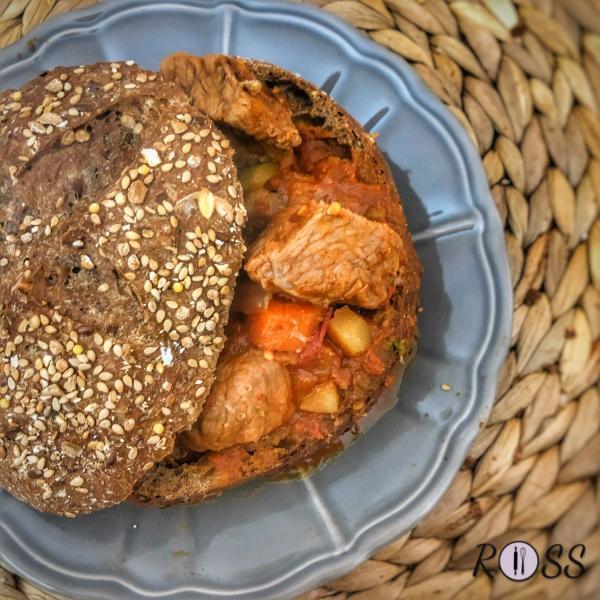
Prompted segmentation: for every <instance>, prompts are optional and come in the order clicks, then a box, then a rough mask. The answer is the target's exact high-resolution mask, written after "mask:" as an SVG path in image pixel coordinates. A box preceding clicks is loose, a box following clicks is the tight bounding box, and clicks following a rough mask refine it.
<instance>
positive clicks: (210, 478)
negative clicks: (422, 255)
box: [133, 54, 421, 506]
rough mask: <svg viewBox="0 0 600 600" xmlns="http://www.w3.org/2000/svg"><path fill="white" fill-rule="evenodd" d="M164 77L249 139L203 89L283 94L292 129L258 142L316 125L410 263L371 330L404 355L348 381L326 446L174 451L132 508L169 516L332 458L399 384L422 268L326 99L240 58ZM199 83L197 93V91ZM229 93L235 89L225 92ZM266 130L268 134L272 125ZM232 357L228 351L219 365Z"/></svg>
mask: <svg viewBox="0 0 600 600" xmlns="http://www.w3.org/2000/svg"><path fill="white" fill-rule="evenodd" d="M161 72H162V73H163V75H164V76H165V77H166V78H168V79H172V80H174V81H176V82H177V83H179V84H180V85H181V86H182V87H183V89H184V90H185V91H186V92H187V93H188V94H190V96H191V98H192V100H193V101H194V102H195V103H196V105H197V106H198V107H200V108H201V109H202V110H205V111H208V113H207V114H209V116H211V117H215V119H216V121H217V123H219V119H221V118H222V119H223V122H224V123H226V124H227V125H229V126H233V127H235V128H236V129H240V128H241V129H243V130H244V133H245V134H248V135H250V134H251V129H250V128H249V127H247V126H246V122H245V121H244V118H243V117H244V111H242V112H241V114H240V113H238V114H237V116H236V118H235V121H232V120H231V118H230V117H229V116H228V115H230V114H231V111H227V110H223V107H221V108H220V109H219V111H218V112H216V113H214V112H212V111H211V110H210V109H211V105H212V104H214V103H212V104H211V102H207V100H206V94H215V95H216V94H218V93H220V92H219V90H218V89H211V83H210V82H211V81H213V82H216V84H215V87H216V88H218V87H221V88H222V87H223V86H226V87H227V88H228V89H227V90H226V91H225V93H224V94H223V93H222V92H221V94H222V96H225V97H227V98H230V99H231V98H233V99H235V102H241V103H242V104H243V105H245V106H248V105H249V104H251V103H253V102H257V101H260V99H261V97H263V98H266V100H265V101H266V102H267V103H268V104H269V105H272V104H273V102H275V101H276V100H277V95H276V93H277V92H283V94H284V96H283V99H284V102H285V103H286V104H287V105H288V106H290V107H291V115H290V116H291V119H289V118H284V119H283V120H282V123H283V125H284V127H283V128H282V129H281V130H280V131H279V132H277V131H275V132H274V133H272V134H271V136H270V138H269V139H264V138H263V139H262V142H263V143H265V144H267V145H268V144H270V143H272V144H273V145H275V146H276V147H277V148H282V147H285V145H286V143H287V144H288V146H289V147H294V146H296V145H297V143H296V141H295V138H296V136H295V135H294V132H293V131H291V130H290V127H289V123H290V122H292V123H297V122H299V121H308V122H311V123H319V124H320V125H321V126H322V127H323V129H324V130H326V131H327V133H328V135H330V136H331V137H334V138H336V139H337V140H338V142H339V143H340V144H341V145H342V146H345V147H346V148H347V149H348V150H349V153H350V154H351V156H352V157H353V159H354V160H355V161H356V164H357V166H358V174H359V178H360V180H361V181H363V182H366V183H384V184H386V185H388V186H390V189H391V194H390V195H389V198H388V203H387V205H386V216H385V220H386V222H387V223H388V225H390V226H391V227H392V228H393V229H394V230H395V231H396V232H398V233H399V234H400V237H401V238H402V241H403V245H404V249H405V252H406V256H407V257H406V260H405V261H404V262H403V264H402V265H401V271H400V280H401V283H400V285H399V286H398V288H397V290H396V292H395V294H394V296H393V298H392V299H391V301H390V302H389V303H388V304H386V305H385V306H384V307H382V308H380V309H378V310H377V311H375V313H374V315H373V319H374V322H375V323H376V324H377V325H378V326H379V327H381V329H382V330H384V329H385V330H388V331H392V332H393V333H394V334H395V336H396V337H397V338H398V339H402V340H404V343H403V344H402V348H399V349H398V352H386V353H385V354H384V358H383V363H384V366H385V371H384V373H383V374H382V375H381V376H367V375H366V374H365V373H360V372H354V373H352V381H351V383H350V388H349V390H348V392H347V393H346V396H345V399H344V410H343V411H342V412H341V413H339V414H337V415H335V416H334V417H330V416H329V415H323V416H322V419H321V423H322V425H323V428H324V429H326V430H327V432H328V435H327V437H326V438H325V439H314V438H313V439H310V438H307V437H306V436H304V435H302V433H301V432H299V431H298V430H297V429H295V428H293V427H289V426H283V427H280V428H278V429H276V430H275V431H273V432H272V433H271V434H269V435H268V436H266V437H265V438H263V439H261V440H260V441H258V442H256V443H253V444H246V445H240V446H236V447H234V448H232V449H230V450H225V451H223V452H221V453H207V454H201V455H196V454H194V453H189V452H186V450H185V448H184V447H183V446H182V445H180V444H178V445H177V446H176V448H177V452H176V454H175V456H173V457H170V458H167V459H165V460H164V461H163V462H162V463H161V464H160V465H159V466H158V467H157V468H155V469H154V470H152V471H151V472H150V473H148V474H147V475H146V476H145V477H144V478H143V479H142V480H141V481H140V482H139V483H138V485H137V486H136V489H135V492H134V497H133V499H134V500H136V501H138V502H143V503H150V504H153V505H155V506H169V505H171V504H177V503H189V502H198V501H200V500H202V499H204V498H207V497H211V496H214V495H217V494H219V493H220V492H222V491H223V490H225V489H227V488H229V487H232V486H234V485H237V484H239V483H240V482H243V481H246V480H250V479H253V478H256V477H260V476H264V475H270V474H274V473H277V472H280V471H283V470H286V469H289V468H293V467H295V466H299V465H302V464H303V461H305V460H306V459H308V458H310V457H313V456H315V455H316V454H317V453H319V452H320V451H323V450H325V449H327V448H330V447H331V445H332V443H334V442H336V441H337V440H339V439H340V437H341V436H342V435H343V434H344V433H345V432H347V431H348V430H349V429H351V428H352V427H353V425H354V424H355V423H356V420H357V419H358V418H360V417H361V416H363V415H364V414H366V413H367V412H368V411H369V409H370V408H371V407H372V406H373V405H374V404H375V402H376V400H377V398H378V396H379V393H380V391H381V388H382V385H383V384H384V383H390V382H391V381H393V380H394V378H395V377H398V376H399V373H398V371H399V370H400V369H399V367H401V366H402V364H401V363H406V362H407V361H408V360H410V357H411V356H412V354H413V349H414V342H415V335H416V314H417V309H418V291H419V285H420V275H421V265H420V263H419V259H418V257H417V255H416V252H415V249H414V246H413V244H412V240H411V237H410V234H409V231H408V227H407V224H406V219H405V217H404V211H403V208H402V204H401V199H400V196H399V194H398V192H397V190H396V186H395V184H394V180H393V177H392V174H391V172H390V169H389V167H388V165H387V162H386V160H385V158H384V157H383V155H382V154H381V152H380V150H379V149H378V148H377V145H376V143H375V140H374V139H373V138H372V137H371V136H370V135H369V134H368V133H367V132H366V131H364V130H363V129H362V127H361V126H360V125H359V124H358V123H357V122H356V121H355V120H354V119H353V118H352V117H351V116H350V115H349V114H348V113H347V112H346V111H344V109H342V108H341V107H340V106H339V105H338V104H337V103H336V102H335V101H333V100H332V99H331V98H330V97H329V96H328V95H327V94H325V93H324V92H322V91H320V90H318V89H317V88H316V87H314V86H313V85H312V84H310V83H309V82H307V81H305V80H303V79H302V78H300V77H299V76H297V75H294V74H292V73H290V72H288V71H285V70H284V69H281V68H279V67H277V66H274V65H271V64H267V63H263V62H258V61H251V60H245V59H240V58H231V57H223V56H210V57H202V58H200V59H199V58H196V57H192V56H189V55H186V54H175V55H172V56H170V57H168V58H167V59H165V60H164V61H163V63H162V65H161ZM198 82H201V85H196V84H197V83H198ZM236 86H237V88H238V89H232V88H235V87H236ZM280 98H281V96H280ZM259 114H260V113H259ZM250 127H251V128H256V127H257V124H256V123H254V124H252V125H251V126H250ZM270 127H271V130H272V128H273V124H272V123H271V125H270ZM296 133H297V132H296ZM285 140H287V142H286V141H285ZM382 345H383V341H382ZM229 350H230V348H229V347H228V346H227V347H226V348H225V351H224V354H223V356H226V355H227V354H228V353H229ZM397 370H398V371H397ZM357 405H360V406H362V407H363V408H362V410H354V409H353V407H356V406H357ZM231 467H235V468H231Z"/></svg>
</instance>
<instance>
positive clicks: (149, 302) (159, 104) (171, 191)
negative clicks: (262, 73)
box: [0, 62, 245, 516]
mask: <svg viewBox="0 0 600 600" xmlns="http://www.w3.org/2000/svg"><path fill="white" fill-rule="evenodd" d="M241 199H242V190H241V187H240V186H239V183H238V182H237V176H236V169H235V166H234V164H233V161H232V149H231V148H230V147H229V142H228V140H227V139H226V138H225V137H224V136H223V134H222V133H221V132H220V131H219V130H218V129H217V128H216V127H215V126H214V124H213V123H212V122H211V121H210V119H208V118H207V117H205V116H204V115H202V114H201V113H199V112H198V111H197V110H196V109H195V108H193V107H192V106H191V105H190V104H189V103H188V101H187V98H186V97H185V96H184V95H183V94H182V93H181V92H180V91H179V90H178V89H177V88H176V87H175V86H174V85H173V84H172V83H169V82H165V81H163V80H162V78H161V77H160V76H157V75H156V74H153V73H151V72H148V71H144V70H142V69H140V68H138V67H137V66H136V65H134V64H133V63H132V62H127V63H100V64H97V65H93V66H90V67H80V68H75V69H73V68H58V69H54V70H53V71H50V72H49V73H46V74H43V75H41V76H40V77H38V78H37V79H35V80H33V81H32V82H30V83H28V84H27V85H25V86H24V87H23V88H22V89H21V90H18V91H8V92H4V93H2V94H0V247H1V258H0V343H1V354H0V356H1V359H0V361H1V363H2V369H1V370H0V487H3V488H5V489H6V490H7V491H9V492H10V493H12V494H13V495H15V496H16V497H17V498H20V499H21V500H23V501H25V502H28V503H29V504H31V505H32V506H34V507H35V508H37V509H38V510H41V511H46V512H51V513H55V514H60V515H66V516H75V515H77V514H80V513H86V512H91V511H94V510H98V509H101V508H104V507H107V506H111V505H113V504H117V503H119V502H121V501H123V500H125V499H126V498H127V497H128V496H129V495H130V494H131V491H132V488H133V486H134V484H135V483H136V482H137V481H138V480H139V479H140V478H141V477H142V476H143V475H144V474H145V473H146V472H147V471H148V470H149V469H151V468H152V467H153V466H154V465H155V464H156V463H157V462H158V461H160V460H161V459H162V458H164V457H166V456H168V455H170V454H171V453H172V451H173V446H174V441H175V437H176V434H177V433H178V432H180V431H182V430H184V429H187V428H189V427H190V426H191V425H192V424H193V423H194V422H195V421H196V419H197V417H198V415H199V413H200V411H201V408H202V404H203V401H204V399H205V398H206V396H207V394H208V391H209V389H210V384H211V382H212V379H213V374H214V369H215V365H216V362H217V359H218V356H219V354H220V351H221V349H222V347H223V343H224V334H223V329H224V326H225V324H226V322H227V318H228V310H229V305H230V303H231V299H232V295H233V290H234V285H235V278H236V276H237V272H238V270H239V267H240V264H241V260H242V256H243V253H244V251H245V247H244V242H243V238H242V234H241V232H242V228H243V225H244V222H245V210H244V207H243V205H242V201H241Z"/></svg>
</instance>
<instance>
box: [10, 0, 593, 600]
mask: <svg viewBox="0 0 600 600" xmlns="http://www.w3.org/2000/svg"><path fill="white" fill-rule="evenodd" d="M310 2H311V3H312V4H318V5H321V6H323V7H324V9H325V10H329V11H331V12H333V13H335V14H337V15H339V16H341V17H342V18H344V19H346V20H347V21H349V22H350V23H352V24H353V25H355V26H356V27H357V28H359V29H362V30H364V31H366V32H367V34H368V35H370V36H371V37H372V38H373V39H374V40H375V41H377V42H378V43H380V44H383V45H384V46H387V47H388V48H390V49H391V50H392V51H394V52H396V53H398V54H399V55H401V56H402V57H404V58H405V59H407V60H408V61H410V62H411V63H413V66H414V69H415V70H416V71H417V72H418V74H419V75H420V76H421V77H422V79H423V80H424V81H425V82H426V84H427V85H428V86H429V87H430V88H431V89H432V90H433V92H434V93H435V94H436V95H437V96H438V97H439V98H440V99H441V100H442V102H444V103H445V104H446V105H448V106H449V108H450V110H451V111H452V112H453V113H454V114H455V115H456V117H457V119H458V120H459V121H460V122H461V123H462V124H463V126H464V127H465V129H466V130H467V132H468V134H469V136H470V137H471V138H472V140H473V143H474V144H475V145H476V147H477V148H478V150H479V152H480V154H481V156H482V159H483V164H484V166H485V169H486V172H487V175H488V180H489V185H490V188H491V191H492V195H493V197H494V200H495V202H496V205H497V207H498V211H499V213H500V216H501V218H502V221H503V223H504V225H505V232H506V248H507V252H508V256H509V262H510V269H511V273H512V281H513V287H514V309H515V310H514V320H513V337H512V347H511V351H510V353H509V355H508V357H507V359H506V361H505V363H504V367H503V370H502V374H501V377H500V385H499V390H498V394H497V402H496V404H495V406H494V409H493V412H492V414H491V417H490V419H489V422H488V424H487V426H486V427H485V428H483V429H482V430H481V433H480V435H479V437H478V438H477V440H476V442H475V443H474V444H473V447H472V448H471V451H470V453H469V456H468V458H467V460H466V461H465V463H464V465H463V468H462V470H461V471H460V472H459V473H458V475H457V476H456V478H455V480H454V482H453V483H452V486H451V487H450V489H449V490H448V492H447V493H446V494H445V496H444V498H443V499H442V501H441V502H440V503H439V504H438V506H437V507H436V508H435V510H434V511H433V512H432V513H431V514H430V515H429V516H428V517H427V518H426V519H425V520H424V521H423V522H422V523H421V524H420V525H418V526H417V527H416V528H415V529H414V530H412V531H411V532H409V533H407V534H406V535H404V536H402V537H401V538H400V539H398V540H396V541H395V542H394V543H392V544H390V545H389V546H388V547H387V548H385V549H384V550H382V551H381V552H379V553H377V554H376V555H375V556H374V557H373V558H372V559H371V560H368V561H367V562H365V563H364V564H362V565H361V566H360V567H358V568H357V569H356V570H355V571H353V572H352V573H350V574H349V575H347V576H345V577H342V578H341V579H338V580H336V581H333V582H331V583H329V584H328V585H327V586H325V587H322V588H319V589H317V590H314V591H312V592H310V593H309V594H306V595H305V596H303V599H304V600H309V599H310V600H313V599H318V598H324V597H327V598H330V599H331V600H333V599H335V600H341V599H344V598H352V599H353V600H364V599H371V598H374V599H379V598H381V599H382V600H387V599H392V598H394V599H396V598H402V599H415V600H416V599H425V600H426V599H428V598H432V597H435V598H443V599H445V598H454V599H456V600H458V599H461V600H462V599H476V600H478V599H486V598H500V597H506V598H510V599H517V598H518V599H522V598H531V599H538V598H555V597H562V598H564V599H570V598H592V597H593V598H596V597H599V596H600V529H599V527H598V521H599V516H600V485H599V482H598V472H599V471H600V432H599V426H600V394H599V391H598V380H599V377H600V335H599V334H600V220H599V219H598V213H599V206H600V119H599V117H598V111H599V101H600V1H599V0H512V1H511V0H453V1H448V2H447V1H445V0H360V1H359V0H334V1H330V0H310ZM93 3H94V0H59V1H58V2H57V1H53V0H0V47H2V46H6V45H8V44H10V43H13V42H15V41H16V40H18V39H19V38H20V37H21V36H22V35H25V34H26V33H28V32H29V31H31V30H32V29H33V28H34V27H35V26H36V25H38V24H39V23H41V22H42V21H44V20H46V19H49V18H51V17H53V16H55V15H57V14H59V13H62V12H65V11H68V10H74V9H76V8H80V7H83V6H87V5H89V4H93ZM512 540H526V541H529V542H530V543H532V544H533V545H534V546H535V547H536V548H537V549H538V551H540V553H541V554H542V555H543V554H544V552H545V550H546V548H547V547H548V546H549V545H551V544H554V543H560V544H562V545H563V547H564V548H565V556H564V557H563V558H565V557H566V553H567V552H568V550H569V548H570V547H571V546H573V545H574V544H577V543H582V544H584V545H585V547H586V553H585V557H584V559H583V562H584V564H585V565H586V568H587V570H586V572H585V573H584V575H583V576H581V577H579V578H576V579H569V578H567V577H565V576H564V574H563V575H561V576H559V577H556V578H554V579H547V578H545V577H543V576H542V575H541V574H539V573H538V574H537V575H535V576H534V577H533V578H532V579H530V580H528V581H526V582H521V583H512V582H510V581H509V580H508V579H506V578H505V577H502V576H498V577H496V578H495V580H494V581H492V580H491V579H489V578H488V577H487V576H486V575H485V574H483V573H481V574H480V575H478V576H477V577H476V578H474V577H473V574H472V570H473V567H474V564H475V559H476V556H477V554H478V550H477V548H476V545H477V544H481V543H483V542H492V543H494V544H495V545H496V546H497V547H498V548H499V549H500V548H501V547H502V546H503V545H504V544H505V543H507V542H509V541H512ZM562 562H563V564H565V563H566V562H568V561H566V560H563V561H562ZM551 574H554V573H551ZM0 598H3V599H4V598H8V599H11V600H12V599H18V600H25V599H26V598H27V599H40V600H41V599H47V598H50V597H49V596H47V595H46V594H44V593H41V592H39V591H38V590H36V589H35V588H33V587H32V586H31V585H30V584H28V583H27V582H26V581H24V580H22V579H17V578H15V577H13V576H12V575H10V574H9V573H7V572H6V571H3V570H2V569H1V568H0Z"/></svg>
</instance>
